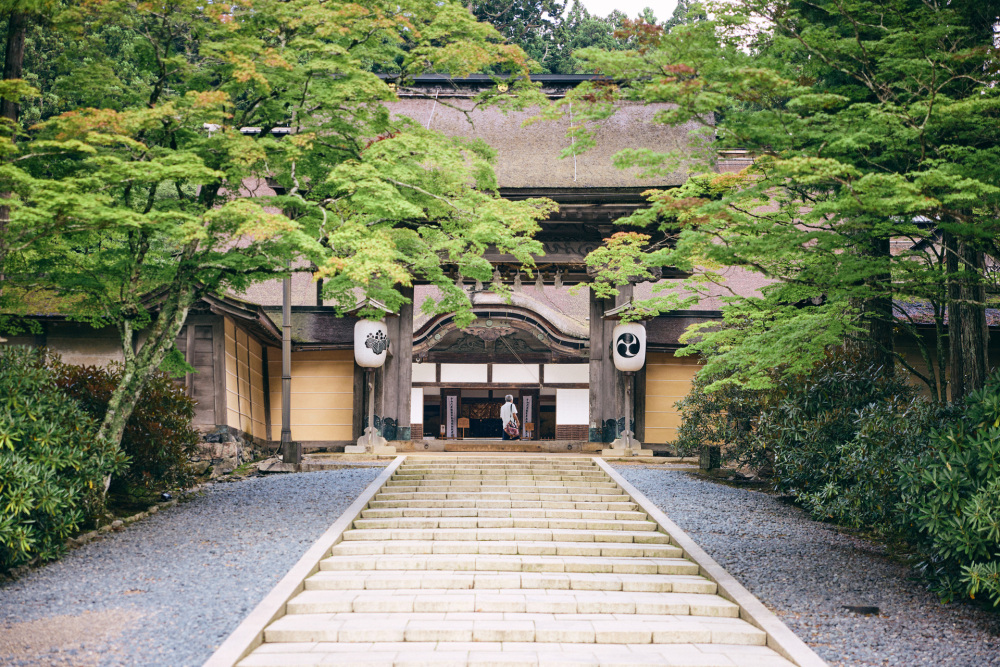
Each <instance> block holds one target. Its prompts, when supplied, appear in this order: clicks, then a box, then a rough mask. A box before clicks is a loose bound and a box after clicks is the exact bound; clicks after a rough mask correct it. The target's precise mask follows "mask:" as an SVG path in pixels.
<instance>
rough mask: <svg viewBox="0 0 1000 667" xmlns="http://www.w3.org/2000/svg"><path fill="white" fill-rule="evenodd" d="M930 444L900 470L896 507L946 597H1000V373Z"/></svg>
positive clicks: (999, 602) (997, 602)
mask: <svg viewBox="0 0 1000 667" xmlns="http://www.w3.org/2000/svg"><path fill="white" fill-rule="evenodd" d="M929 444H930V446H929V448H928V449H927V451H925V452H923V453H922V455H921V456H920V457H918V458H917V459H916V460H914V461H910V462H907V463H904V464H903V465H902V466H901V471H900V475H901V478H900V486H901V488H902V495H901V502H900V503H899V510H900V512H901V513H902V515H903V517H904V518H905V520H906V524H907V526H908V528H909V529H910V530H911V531H912V538H913V540H914V541H916V542H917V543H918V544H919V545H920V546H921V547H923V550H924V552H925V554H926V560H925V562H924V564H923V569H924V573H925V574H926V575H927V576H928V577H929V578H930V579H931V581H932V585H933V587H934V588H935V589H936V590H937V591H938V593H939V594H941V596H942V597H944V598H945V599H951V598H953V597H955V596H956V595H962V596H965V595H968V596H970V597H973V598H974V597H975V596H977V595H979V596H981V597H982V598H985V599H987V600H990V601H992V602H993V604H994V605H1000V377H998V376H996V375H994V376H993V377H992V378H991V379H990V381H989V382H988V383H987V385H986V387H985V388H984V389H982V390H981V391H978V392H975V393H973V394H970V395H969V397H968V399H967V400H966V403H965V411H964V414H962V415H961V416H960V417H959V418H958V419H957V420H955V421H954V422H953V423H951V424H950V425H949V426H947V427H945V428H941V429H937V430H934V431H932V433H931V435H930V443H929Z"/></svg>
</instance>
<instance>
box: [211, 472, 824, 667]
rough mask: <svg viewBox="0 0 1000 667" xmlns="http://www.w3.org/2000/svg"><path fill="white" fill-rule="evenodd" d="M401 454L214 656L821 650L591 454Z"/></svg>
mask: <svg viewBox="0 0 1000 667" xmlns="http://www.w3.org/2000/svg"><path fill="white" fill-rule="evenodd" d="M391 467H392V468H393V469H392V470H391V471H390V474H389V475H387V476H386V477H385V478H384V479H383V480H382V482H383V484H382V485H381V486H380V487H379V488H378V489H374V490H373V491H372V492H371V493H367V492H366V496H365V497H364V498H363V499H362V500H363V505H361V506H360V507H358V508H357V511H356V512H355V513H354V515H353V516H352V517H351V518H350V519H349V521H348V522H345V524H344V525H343V527H342V528H341V529H340V533H339V535H337V536H336V537H334V539H332V540H331V541H330V544H329V546H328V547H327V548H326V551H325V553H323V554H322V556H321V557H319V558H315V557H314V559H313V560H312V561H310V563H311V564H310V565H309V568H308V572H306V573H305V574H304V575H303V576H301V578H300V580H299V581H298V582H297V583H296V582H288V583H285V591H286V592H285V593H284V595H285V598H284V602H283V603H281V604H280V605H278V606H273V605H272V607H270V608H269V609H267V610H256V611H255V612H254V615H256V616H258V617H259V618H261V619H264V618H265V617H267V618H266V621H263V622H257V625H256V626H254V627H255V630H254V632H256V634H254V639H253V640H252V641H249V642H247V641H244V642H243V645H239V643H238V642H235V641H234V642H227V644H232V646H230V647H229V649H228V651H227V650H226V649H227V646H225V645H224V646H223V647H222V648H221V649H220V651H219V652H218V653H217V654H216V656H213V659H212V660H210V661H209V663H207V665H208V666H211V667H220V666H221V665H227V666H231V665H234V664H238V665H239V667H269V666H271V667H287V666H291V665H331V664H337V665H483V666H485V665H609V666H610V665H616V666H619V665H675V666H679V665H689V666H691V667H696V666H697V667H706V666H707V667H713V666H718V667H737V666H759V665H771V666H774V667H790V666H793V665H798V667H819V666H820V665H822V664H823V663H822V662H821V661H819V659H818V658H816V657H815V654H813V653H812V652H811V651H809V650H808V649H807V648H805V645H804V644H802V645H801V646H799V645H794V646H791V648H789V646H786V645H779V644H776V643H775V640H774V637H773V636H772V632H773V630H767V629H764V628H773V627H777V626H774V625H773V622H777V623H779V625H780V622H778V621H777V619H770V618H765V619H763V621H762V620H761V618H759V617H760V616H761V612H759V611H757V616H754V615H751V614H748V613H747V610H746V607H745V603H741V602H739V600H737V599H734V597H733V596H732V595H730V594H729V589H726V590H723V589H722V588H720V586H719V584H718V583H717V581H716V580H715V579H714V578H712V577H709V576H705V575H706V572H708V571H711V565H712V564H713V563H708V564H707V565H708V568H707V569H706V565H705V564H703V563H702V562H696V561H695V560H693V559H692V558H691V555H690V553H691V552H692V549H691V548H686V547H684V546H681V545H679V544H678V543H677V540H676V537H675V536H674V535H673V533H670V532H668V531H667V530H665V529H664V527H663V526H664V525H665V524H664V521H663V519H660V518H656V517H655V516H654V510H651V509H648V508H647V507H645V506H644V504H643V499H642V498H641V497H638V496H637V495H636V493H634V492H632V491H631V490H628V489H627V488H626V487H627V483H626V482H619V481H616V479H615V477H614V473H612V472H609V471H608V469H606V467H605V466H602V465H601V464H598V463H597V462H596V460H594V459H588V458H582V457H580V458H564V457H537V456H536V457H507V458H500V457H471V456H466V457H453V456H435V457H432V456H421V457H419V460H417V459H416V457H414V460H412V461H410V460H408V459H405V458H404V457H400V458H398V459H397V460H396V462H394V464H393V466H391ZM359 504H360V503H359ZM682 542H683V540H682ZM706 558H707V557H706ZM297 567H298V566H297ZM716 567H717V566H716ZM302 571H303V572H305V570H304V569H303V570H302ZM283 583H284V582H283ZM723 593H725V595H723ZM736 597H738V596H736ZM262 604H263V603H262ZM758 604H759V603H758ZM765 613H766V612H765ZM769 624H770V625H769ZM245 625H247V626H248V629H247V630H245V633H244V634H246V635H247V636H248V633H249V632H250V630H249V627H250V625H252V624H249V623H247V624H245ZM241 627H242V626H241ZM781 627H783V626H781ZM238 632H239V631H238ZM790 643H791V644H794V642H790ZM799 643H800V644H801V642H799ZM786 644H789V642H788V641H787V640H786ZM803 648H805V651H803V650H802V649H803ZM776 649H780V651H779V650H776Z"/></svg>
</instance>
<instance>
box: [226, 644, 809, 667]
mask: <svg viewBox="0 0 1000 667" xmlns="http://www.w3.org/2000/svg"><path fill="white" fill-rule="evenodd" d="M319 665H324V666H327V667H328V666H329V665H363V666H364V667H427V666H429V665H435V666H444V665H468V666H469V667H496V666H497V665H503V667H568V666H572V667H626V666H629V667H663V666H664V665H668V666H670V667H733V666H734V665H740V666H743V667H794V665H793V663H791V662H789V661H787V660H785V659H784V658H782V657H781V656H780V655H778V654H777V653H776V652H775V651H774V650H773V649H770V648H768V647H766V646H745V645H735V644H690V645H678V644H670V645H666V644H652V643H650V644H597V643H594V644H566V643H555V642H537V643H535V642H533V643H522V642H473V643H469V642H384V643H377V644H376V643H374V642H351V643H344V644H340V643H335V642H315V643H314V642H304V643H271V644H263V645H261V646H260V647H258V648H257V649H256V650H255V651H254V652H253V653H252V654H251V655H250V656H248V657H246V658H244V659H243V660H242V661H241V662H240V663H239V667H318V666H319Z"/></svg>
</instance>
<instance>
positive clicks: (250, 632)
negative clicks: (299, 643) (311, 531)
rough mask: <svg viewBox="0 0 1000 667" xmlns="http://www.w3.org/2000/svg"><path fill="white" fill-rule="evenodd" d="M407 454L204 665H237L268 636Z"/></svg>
mask: <svg viewBox="0 0 1000 667" xmlns="http://www.w3.org/2000/svg"><path fill="white" fill-rule="evenodd" d="M404 460H406V457H405V456H397V457H396V458H395V459H394V460H393V462H392V463H390V464H389V465H388V466H387V467H386V469H385V470H383V471H382V473H381V474H380V475H379V476H378V477H376V478H375V480H374V481H373V482H372V483H371V484H369V485H368V487H367V488H366V489H365V490H364V491H362V492H361V495H359V496H358V497H357V499H355V501H354V502H353V503H351V505H350V507H348V508H347V509H346V510H344V512H343V514H341V515H340V518H338V519H337V520H336V521H335V522H334V523H333V525H332V526H330V527H329V528H328V529H327V530H326V532H325V533H323V534H322V535H321V536H320V537H319V539H317V540H316V541H315V542H313V544H312V546H310V547H309V549H308V550H307V551H306V552H305V554H303V556H302V558H300V559H299V561H298V562H297V563H296V564H295V565H293V566H292V568H291V569H290V570H289V571H288V573H287V574H286V575H285V576H284V577H282V579H281V581H279V582H278V583H277V585H275V587H274V588H272V589H271V591H270V592H269V593H268V594H267V595H266V596H265V597H264V599H263V600H261V601H260V603H259V604H258V605H257V606H256V607H254V610H253V611H251V612H250V614H249V615H248V616H247V617H246V618H244V619H243V622H241V623H240V624H239V626H237V628H236V629H235V630H233V632H232V634H230V635H229V637H227V638H226V641H224V642H223V643H222V645H221V646H219V648H218V649H216V651H215V653H213V654H212V656H211V657H210V658H209V659H208V660H207V661H206V662H205V664H204V667H233V666H234V665H236V663H237V662H239V661H240V660H242V659H243V658H245V657H246V656H247V655H249V654H250V652H251V651H253V650H254V649H255V648H257V647H258V646H260V645H261V644H262V643H263V640H264V629H265V628H266V627H267V626H268V625H270V624H271V623H272V622H273V621H275V620H277V619H279V618H281V617H282V616H284V615H285V605H286V604H287V603H288V601H289V600H291V599H292V597H294V596H295V595H297V594H298V593H299V592H301V591H302V590H304V589H305V580H306V579H307V578H308V577H309V576H311V575H312V574H314V573H316V572H318V571H319V564H320V561H322V560H323V559H324V558H326V557H327V556H328V555H329V554H330V550H331V549H332V548H333V547H334V546H335V545H336V544H337V543H339V542H340V541H341V539H342V537H343V534H344V532H345V531H346V530H347V529H348V528H350V527H351V525H352V524H353V523H354V520H355V519H357V518H358V517H359V516H361V512H362V511H363V510H364V509H365V508H366V507H368V503H369V502H371V499H372V498H374V497H375V494H376V493H378V492H379V490H380V489H381V488H382V486H384V485H385V483H386V482H387V481H389V478H390V477H392V475H393V473H395V472H396V469H397V468H399V466H400V464H401V463H402V462H403V461H404Z"/></svg>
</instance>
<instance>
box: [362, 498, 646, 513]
mask: <svg viewBox="0 0 1000 667" xmlns="http://www.w3.org/2000/svg"><path fill="white" fill-rule="evenodd" d="M368 507H369V508H371V509H396V508H414V509H423V508H427V509H438V508H440V509H456V508H457V509H516V510H522V509H552V510H595V511H601V512H612V511H621V512H630V511H635V510H636V508H638V507H639V506H638V505H636V504H635V503H633V502H625V501H615V502H604V501H593V502H592V501H573V500H564V501H561V502H556V501H546V502H542V501H541V500H478V499H477V500H447V499H445V500H372V501H371V502H370V503H368Z"/></svg>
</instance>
